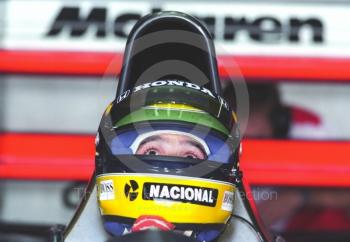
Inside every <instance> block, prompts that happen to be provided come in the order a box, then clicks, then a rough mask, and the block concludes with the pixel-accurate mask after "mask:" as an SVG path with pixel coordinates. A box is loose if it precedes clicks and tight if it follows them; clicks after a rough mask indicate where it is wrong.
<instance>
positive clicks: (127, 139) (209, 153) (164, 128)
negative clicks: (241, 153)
mask: <svg viewBox="0 0 350 242" xmlns="http://www.w3.org/2000/svg"><path fill="white" fill-rule="evenodd" d="M110 148H111V151H112V154H113V155H127V154H129V155H136V154H137V155H162V156H176V157H183V158H192V159H199V160H210V161H215V162H219V163H229V162H230V158H231V155H232V153H233V145H232V143H231V142H230V140H229V139H227V138H225V135H223V134H221V133H220V132H217V131H215V130H211V129H208V128H206V127H202V126H201V125H195V126H193V125H189V124H186V123H176V122H168V123H164V122H152V123H150V122H148V123H144V124H141V123H138V124H137V125H131V126H128V127H125V128H123V129H122V130H119V131H118V132H117V134H116V136H115V137H114V138H113V139H112V140H111V143H110Z"/></svg>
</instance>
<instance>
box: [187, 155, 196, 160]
mask: <svg viewBox="0 0 350 242" xmlns="http://www.w3.org/2000/svg"><path fill="white" fill-rule="evenodd" d="M186 158H190V159H198V158H197V157H196V156H194V155H187V156H186Z"/></svg>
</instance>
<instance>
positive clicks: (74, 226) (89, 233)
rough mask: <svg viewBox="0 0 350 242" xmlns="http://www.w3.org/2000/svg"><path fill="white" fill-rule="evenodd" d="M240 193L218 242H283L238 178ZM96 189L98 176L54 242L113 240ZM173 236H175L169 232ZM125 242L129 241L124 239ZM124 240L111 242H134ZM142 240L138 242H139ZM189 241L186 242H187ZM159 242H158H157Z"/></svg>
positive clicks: (241, 180) (102, 241)
mask: <svg viewBox="0 0 350 242" xmlns="http://www.w3.org/2000/svg"><path fill="white" fill-rule="evenodd" d="M237 181H238V183H237V189H238V190H237V192H236V193H235V194H236V195H235V196H236V197H235V203H234V209H233V213H232V218H231V219H230V221H229V222H228V224H227V225H226V228H225V230H224V232H223V233H222V234H221V235H220V237H219V238H218V242H242V241H249V242H261V241H263V242H272V241H276V242H277V241H278V242H280V241H283V240H282V239H281V238H280V237H277V238H276V239H273V238H272V236H271V235H269V234H268V232H267V231H266V230H265V229H264V227H263V226H262V224H261V222H260V219H259V216H258V215H257V213H256V210H255V207H254V204H253V203H250V202H249V201H248V199H247V196H246V195H247V192H249V187H248V186H247V184H246V183H245V182H244V181H243V179H242V178H241V177H240V178H238V180H237ZM96 197H97V188H96V182H95V176H93V177H92V178H91V180H90V182H89V185H88V187H87V189H86V192H85V195H84V197H83V199H82V201H81V203H80V205H79V207H78V209H77V211H76V212H75V214H74V216H73V218H72V219H71V221H70V223H69V224H68V226H67V227H66V229H65V231H64V233H63V236H60V235H59V234H56V236H55V237H56V238H60V237H62V238H63V239H62V240H53V241H55V242H58V241H65V242H106V241H108V240H111V239H112V238H111V237H110V235H108V234H107V232H106V231H105V229H104V227H103V221H102V217H101V216H100V212H99V208H98V204H97V200H96ZM169 233H172V232H169ZM125 239H126V238H125ZM125 239H123V237H116V238H114V239H113V240H112V241H120V242H123V241H132V240H125ZM138 241H139V240H137V241H135V242H138ZM184 241H186V240H184ZM154 242H158V241H154ZM159 242H164V241H159Z"/></svg>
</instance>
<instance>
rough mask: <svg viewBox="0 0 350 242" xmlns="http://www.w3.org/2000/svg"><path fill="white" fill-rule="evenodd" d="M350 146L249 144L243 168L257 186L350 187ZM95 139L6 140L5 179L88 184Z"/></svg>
mask: <svg viewBox="0 0 350 242" xmlns="http://www.w3.org/2000/svg"><path fill="white" fill-rule="evenodd" d="M349 157H350V142H311V141H274V140H244V142H243V155H242V159H241V168H242V170H243V171H244V175H245V177H246V179H247V180H248V181H249V183H251V184H261V185H296V186H337V187H350V162H349ZM93 166H94V137H93V136H87V135H41V134H1V135H0V178H1V179H50V180H55V179H58V180H70V179H73V180H88V179H89V178H90V176H91V174H92V172H93Z"/></svg>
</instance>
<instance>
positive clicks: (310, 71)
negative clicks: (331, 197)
mask: <svg viewBox="0 0 350 242" xmlns="http://www.w3.org/2000/svg"><path fill="white" fill-rule="evenodd" d="M122 56H123V55H122V53H110V52H67V51H66V52H64V51H25V50H11V51H9V50H0V72H5V73H33V74H73V75H104V74H108V75H111V74H113V75H117V74H118V73H119V71H120V67H121V63H122ZM218 62H219V72H220V75H221V77H222V78H225V77H227V76H228V75H233V76H236V75H238V74H239V73H242V74H243V76H244V77H245V78H251V79H258V80H259V79H260V80H264V79H270V80H276V81H277V80H279V79H289V80H303V81H305V80H306V81H322V80H328V81H329V80H331V81H338V82H348V81H350V68H349V66H350V58H335V57H329V58H318V57H288V56H239V55H237V56H235V57H232V56H219V61H218ZM237 66H238V67H239V68H237Z"/></svg>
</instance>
